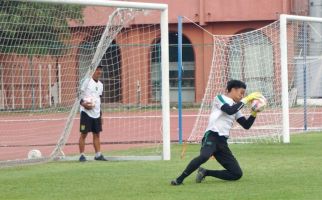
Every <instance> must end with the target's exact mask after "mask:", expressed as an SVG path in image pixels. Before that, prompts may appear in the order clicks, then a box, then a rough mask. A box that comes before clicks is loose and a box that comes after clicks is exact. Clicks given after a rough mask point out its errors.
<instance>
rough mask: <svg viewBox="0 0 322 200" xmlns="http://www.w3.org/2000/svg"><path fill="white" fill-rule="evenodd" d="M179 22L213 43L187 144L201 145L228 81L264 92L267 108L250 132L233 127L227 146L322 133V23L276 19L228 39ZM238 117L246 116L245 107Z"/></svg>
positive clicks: (287, 17) (286, 17)
mask: <svg viewBox="0 0 322 200" xmlns="http://www.w3.org/2000/svg"><path fill="white" fill-rule="evenodd" d="M184 20H186V23H190V24H192V25H195V27H196V28H198V29H200V31H204V32H205V34H203V35H204V36H207V37H209V38H207V39H206V40H207V41H211V40H212V41H213V42H212V47H213V49H212V57H211V58H210V59H209V63H210V67H209V76H208V80H207V86H206V88H205V93H204V96H203V99H202V102H201V107H200V109H199V111H198V114H197V116H196V121H195V124H194V126H193V129H192V132H191V134H190V136H189V138H188V141H190V142H200V141H201V139H202V137H203V134H204V131H205V129H206V127H207V124H208V118H209V115H210V113H211V110H212V106H213V105H212V102H213V99H214V97H215V95H217V94H224V93H225V87H226V83H227V81H228V80H231V79H239V80H242V81H244V82H245V83H246V85H247V90H246V91H247V93H250V92H254V91H259V92H261V93H263V95H264V96H265V97H266V98H267V100H268V105H267V107H266V109H265V110H264V111H263V112H261V113H259V114H258V115H257V119H256V121H255V123H254V124H253V126H252V128H251V129H250V130H244V129H243V128H242V127H240V126H239V125H238V124H237V123H236V124H234V126H233V128H232V130H231V134H230V138H229V142H231V143H271V142H273V143H275V142H283V143H290V135H291V134H292V133H301V132H306V131H318V130H322V126H321V124H320V121H321V120H322V117H321V116H322V115H321V114H322V101H321V99H322V87H321V85H322V84H321V83H322V67H321V66H322V56H321V55H322V31H321V30H322V18H315V17H304V16H292V15H281V16H280V19H279V20H277V21H275V22H273V23H270V24H267V25H266V26H264V27H262V28H259V29H252V30H249V29H247V30H246V31H242V30H240V31H238V30H237V31H238V32H237V33H236V34H232V35H214V34H212V33H210V32H209V31H207V30H208V29H204V28H203V27H201V26H200V25H198V24H195V23H194V20H190V19H188V18H186V17H184ZM183 32H184V30H183ZM192 46H194V44H192ZM194 49H195V51H196V52H198V51H199V52H201V53H203V49H201V50H198V48H196V47H194ZM210 60H211V62H210ZM207 62H208V61H207ZM242 112H243V113H244V115H246V116H247V115H249V113H250V107H249V106H245V107H244V108H243V110H242Z"/></svg>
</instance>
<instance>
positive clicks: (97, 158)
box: [94, 154, 107, 161]
mask: <svg viewBox="0 0 322 200" xmlns="http://www.w3.org/2000/svg"><path fill="white" fill-rule="evenodd" d="M94 160H98V161H107V160H106V158H105V157H104V156H103V155H102V154H101V155H100V156H98V157H96V156H95V157H94Z"/></svg>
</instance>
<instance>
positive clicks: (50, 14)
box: [0, 0, 83, 108]
mask: <svg viewBox="0 0 322 200" xmlns="http://www.w3.org/2000/svg"><path fill="white" fill-rule="evenodd" d="M82 10H83V7H82V6H75V5H60V4H45V3H33V2H22V1H13V0H0V54H6V55H8V54H9V55H10V54H16V55H22V56H27V57H28V59H29V68H30V77H31V79H32V80H31V88H32V108H34V106H35V105H34V104H35V100H34V99H35V97H34V94H35V88H34V80H33V77H34V76H33V73H34V72H33V70H34V67H33V63H32V61H33V57H34V56H45V55H49V56H53V57H55V58H56V62H58V57H59V56H61V55H64V53H66V52H67V50H68V49H69V48H68V47H69V45H71V44H68V42H66V41H68V39H69V38H70V37H71V36H72V34H71V29H70V27H69V22H71V21H77V22H78V23H82V18H83V15H82ZM0 62H1V60H0ZM0 78H3V77H0ZM0 90H1V89H0Z"/></svg>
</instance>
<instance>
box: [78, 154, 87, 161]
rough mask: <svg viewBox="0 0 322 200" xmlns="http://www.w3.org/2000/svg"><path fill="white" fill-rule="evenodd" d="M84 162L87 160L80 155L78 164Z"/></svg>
mask: <svg viewBox="0 0 322 200" xmlns="http://www.w3.org/2000/svg"><path fill="white" fill-rule="evenodd" d="M85 161H87V160H86V157H85V156H84V155H81V156H80V157H79V162H85Z"/></svg>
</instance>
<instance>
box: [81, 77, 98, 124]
mask: <svg viewBox="0 0 322 200" xmlns="http://www.w3.org/2000/svg"><path fill="white" fill-rule="evenodd" d="M102 94H103V84H102V82H100V81H97V82H96V81H95V80H94V79H93V78H90V79H87V80H85V81H84V83H83V85H82V87H81V97H82V98H84V97H89V96H90V97H92V98H93V100H94V103H95V106H94V108H93V109H91V110H87V109H85V108H84V107H83V106H82V105H81V106H80V111H84V112H85V113H86V114H87V115H88V116H90V117H92V118H99V117H100V114H101V98H100V96H102Z"/></svg>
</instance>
